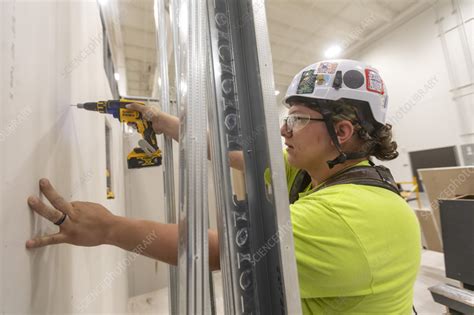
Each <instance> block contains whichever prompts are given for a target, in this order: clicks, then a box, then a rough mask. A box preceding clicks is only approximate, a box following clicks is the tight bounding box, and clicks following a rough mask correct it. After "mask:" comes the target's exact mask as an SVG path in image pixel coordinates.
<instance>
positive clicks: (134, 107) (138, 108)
mask: <svg viewBox="0 0 474 315" xmlns="http://www.w3.org/2000/svg"><path fill="white" fill-rule="evenodd" d="M126 107H127V108H128V109H131V110H136V111H137V112H140V113H144V112H145V111H146V109H147V107H146V106H143V104H140V103H130V104H127V106H126Z"/></svg>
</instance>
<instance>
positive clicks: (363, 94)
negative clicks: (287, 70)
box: [283, 59, 388, 125]
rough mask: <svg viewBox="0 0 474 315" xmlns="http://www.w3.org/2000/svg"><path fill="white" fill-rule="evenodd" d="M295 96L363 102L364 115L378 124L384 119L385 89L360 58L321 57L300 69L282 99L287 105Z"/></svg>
mask: <svg viewBox="0 0 474 315" xmlns="http://www.w3.org/2000/svg"><path fill="white" fill-rule="evenodd" d="M295 99H307V100H332V101H337V100H340V99H349V100H355V101H359V102H358V103H359V104H361V103H362V104H364V103H367V104H368V108H366V111H367V110H368V111H370V112H367V113H366V115H365V117H366V118H367V119H369V118H371V119H373V120H375V122H377V123H379V124H381V125H385V122H386V116H387V101H388V96H387V88H386V87H385V84H384V82H383V81H382V78H381V77H380V75H379V73H378V71H377V70H376V69H374V68H373V67H371V66H368V65H367V64H365V63H363V62H360V61H355V60H347V59H339V60H325V61H320V62H317V63H314V64H312V65H310V66H308V67H306V68H304V69H303V70H301V71H300V72H299V73H298V74H297V75H296V76H295V77H294V78H293V81H292V82H291V84H290V86H289V87H288V90H287V92H286V95H285V98H284V99H283V101H284V102H285V103H286V106H288V105H289V103H290V102H291V101H292V100H295ZM363 107H367V106H363ZM367 116H369V117H367ZM370 116H372V117H370Z"/></svg>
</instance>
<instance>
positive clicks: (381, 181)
mask: <svg viewBox="0 0 474 315" xmlns="http://www.w3.org/2000/svg"><path fill="white" fill-rule="evenodd" d="M340 184H357V185H368V186H375V187H380V188H385V189H388V190H390V191H392V192H394V193H396V194H397V195H400V191H399V190H398V187H397V183H396V182H395V180H394V179H393V176H392V174H391V173H390V170H389V169H388V168H386V167H384V166H380V165H378V166H375V165H374V166H356V167H352V168H349V169H348V170H346V171H343V172H341V173H340V174H336V175H335V176H333V177H331V178H329V179H328V180H327V181H326V182H324V184H322V185H321V186H319V187H318V188H317V189H316V190H315V191H319V190H321V189H324V188H327V187H330V186H334V185H340Z"/></svg>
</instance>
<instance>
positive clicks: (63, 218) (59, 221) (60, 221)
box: [54, 213, 67, 225]
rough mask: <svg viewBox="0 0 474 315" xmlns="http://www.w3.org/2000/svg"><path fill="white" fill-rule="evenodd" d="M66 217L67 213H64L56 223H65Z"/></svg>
mask: <svg viewBox="0 0 474 315" xmlns="http://www.w3.org/2000/svg"><path fill="white" fill-rule="evenodd" d="M66 217H67V214H66V213H64V214H63V216H62V217H61V219H59V220H58V221H56V222H54V224H56V225H61V224H63V223H64V220H66Z"/></svg>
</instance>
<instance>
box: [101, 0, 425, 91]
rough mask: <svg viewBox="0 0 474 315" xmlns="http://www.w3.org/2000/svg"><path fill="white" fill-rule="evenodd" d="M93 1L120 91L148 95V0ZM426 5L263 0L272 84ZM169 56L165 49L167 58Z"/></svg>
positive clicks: (347, 50)
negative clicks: (99, 7)
mask: <svg viewBox="0 0 474 315" xmlns="http://www.w3.org/2000/svg"><path fill="white" fill-rule="evenodd" d="M99 2H100V3H102V4H101V5H102V10H103V12H104V15H105V16H106V20H107V21H108V22H107V31H108V33H109V40H110V43H111V47H112V54H113V58H114V64H115V65H116V71H118V72H119V74H120V79H119V80H120V81H119V88H120V92H121V94H127V95H134V96H151V95H152V93H153V90H154V85H155V84H157V80H155V73H156V70H157V69H156V67H157V58H156V56H157V52H156V34H155V33H156V32H155V22H154V10H153V2H154V1H153V0H106V1H104V0H101V1H99ZM432 5H433V1H432V0H421V1H420V0H397V1H391V0H356V1H355V0H331V1H330V0H324V1H314V0H291V1H290V0H268V1H267V2H266V5H265V6H266V14H267V21H268V29H269V33H270V42H271V48H272V55H273V70H274V76H275V87H276V90H278V91H282V93H284V91H285V89H286V86H287V85H288V84H289V83H290V81H291V79H292V77H293V75H294V74H296V73H297V72H298V71H299V70H301V69H302V68H303V67H305V66H306V65H308V64H310V63H313V62H316V61H318V60H321V59H325V58H328V57H333V56H334V57H338V58H350V57H351V56H353V55H354V54H355V53H357V52H359V51H360V50H361V49H363V48H364V46H366V45H367V44H368V43H371V42H373V41H375V40H377V39H378V38H380V37H382V36H384V35H385V34H387V33H388V32H390V31H391V30H393V29H394V28H396V27H398V26H399V25H401V24H403V23H405V22H406V21H408V20H409V19H411V18H413V17H414V16H416V15H417V14H419V13H420V12H422V11H424V10H426V9H428V8H429V7H430V6H432ZM167 7H168V6H167ZM262 13H263V12H262ZM168 35H169V34H168ZM168 37H169V38H168V48H169V49H171V48H172V45H171V40H170V37H171V36H168ZM171 56H172V54H171V51H170V52H169V53H168V57H169V61H170V62H172V58H171ZM124 91H125V93H124ZM277 93H278V92H277Z"/></svg>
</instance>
